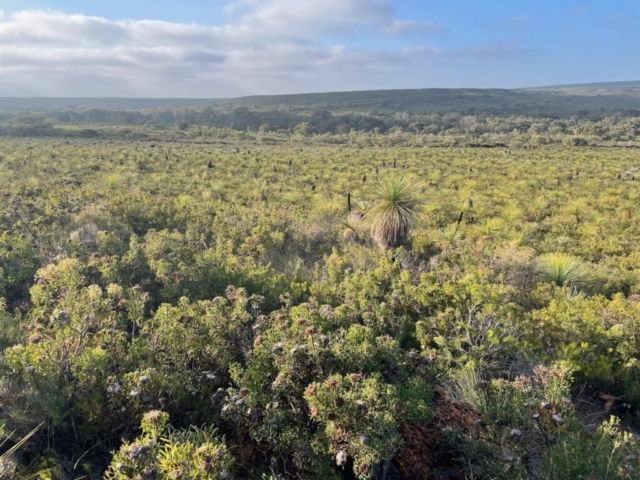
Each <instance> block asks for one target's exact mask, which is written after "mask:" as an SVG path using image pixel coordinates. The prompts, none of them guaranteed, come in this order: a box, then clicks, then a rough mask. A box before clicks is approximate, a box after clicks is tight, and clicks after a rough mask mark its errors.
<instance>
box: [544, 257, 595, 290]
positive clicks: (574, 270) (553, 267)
mask: <svg viewBox="0 0 640 480" xmlns="http://www.w3.org/2000/svg"><path fill="white" fill-rule="evenodd" d="M538 264H539V271H540V278H541V280H542V281H544V282H547V283H552V284H555V285H557V286H563V285H568V286H571V287H576V288H584V287H587V286H589V284H590V283H591V281H592V275H591V272H590V270H589V267H588V266H587V265H586V264H585V263H584V262H583V261H582V260H580V259H579V258H576V257H573V256H571V255H567V254H565V253H547V254H545V255H542V256H540V258H539V259H538Z"/></svg>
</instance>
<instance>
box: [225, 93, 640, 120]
mask: <svg viewBox="0 0 640 480" xmlns="http://www.w3.org/2000/svg"><path fill="white" fill-rule="evenodd" d="M220 105H227V106H235V107H237V106H244V107H250V108H289V109H308V108H324V109H327V110H330V111H337V112H343V113H344V112H366V113H370V112H373V113H380V114H388V113H393V112H403V111H407V112H410V113H413V114H431V113H440V114H447V113H462V114H469V115H478V114H482V115H499V116H505V115H534V116H558V117H566V116H570V115H601V114H603V113H605V114H609V113H618V112H624V111H629V110H631V111H632V114H634V115H636V113H635V111H636V110H637V114H638V115H640V89H613V90H612V89H608V90H598V91H595V90H583V89H579V88H564V89H558V88H556V89H551V88H547V89H529V90H524V89H521V90H506V89H467V88H464V89H462V88H461V89H446V88H429V89H416V90H372V91H358V92H332V93H309V94H297V95H269V96H254V97H243V98H236V99H230V100H222V101H221V102H220Z"/></svg>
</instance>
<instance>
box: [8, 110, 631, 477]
mask: <svg viewBox="0 0 640 480" xmlns="http://www.w3.org/2000/svg"><path fill="white" fill-rule="evenodd" d="M193 108H194V109H197V108H200V107H193ZM202 108H204V107H202ZM221 108H222V107H221ZM202 111H203V112H205V111H206V110H202ZM265 111H267V110H265ZM265 111H263V112H262V113H261V115H266V113H265ZM58 113H60V112H58ZM174 113H176V112H174ZM177 113H180V112H177ZM183 113H184V112H183ZM236 113H237V114H238V115H239V112H236ZM94 114H96V113H95V112H94ZM230 114H233V112H231V113H230ZM12 115H13V114H12ZM47 115H48V114H47ZM96 115H97V114H96ZM140 115H142V116H143V117H144V116H145V115H150V114H148V113H144V112H143V113H140ZM194 115H195V114H194ZM203 115H204V114H203ZM209 115H214V114H213V113H211V112H209ZM274 115H275V114H274ZM292 115H293V114H292ZM296 115H299V114H296ZM336 115H337V114H336ZM340 115H350V114H348V113H345V112H342V113H340ZM353 115H356V114H353ZM424 115H431V117H429V118H427V117H426V116H425V117H424V118H425V119H427V120H429V122H426V123H425V122H423V123H421V124H416V125H413V126H410V124H407V125H406V126H405V125H404V123H406V122H407V120H406V119H405V118H404V117H402V116H401V117H398V118H399V119H398V120H384V121H383V120H381V122H382V125H378V127H375V126H374V127H372V128H361V127H358V126H357V125H358V124H357V123H355V122H356V119H355V117H351V120H353V121H354V124H353V125H352V124H350V123H349V124H348V125H347V123H344V122H345V118H341V119H340V121H341V122H343V123H340V124H338V125H336V126H335V128H334V127H332V128H327V129H324V127H322V128H320V127H319V126H320V125H323V124H322V122H323V121H324V122H325V123H327V122H328V123H330V122H331V119H330V118H329V117H326V116H325V117H320V116H316V117H313V118H312V119H311V120H309V122H307V123H306V124H304V123H301V122H299V120H300V119H299V118H295V119H294V120H295V121H294V122H293V123H292V125H288V126H285V125H283V126H281V127H279V128H271V127H269V126H264V125H263V126H264V128H263V127H259V128H257V129H255V130H251V129H249V131H247V128H246V127H245V128H243V129H236V128H235V127H234V128H229V127H227V126H225V125H222V124H220V125H218V126H215V125H206V124H205V123H204V122H197V121H189V120H188V119H187V118H176V117H175V116H174V117H171V122H166V124H164V125H160V124H153V123H147V122H148V119H146V117H144V118H145V122H142V123H140V124H136V125H129V126H126V125H125V126H123V125H122V124H121V123H117V122H116V123H117V124H113V125H109V124H108V122H107V121H106V120H105V121H103V122H102V123H100V122H96V123H92V124H89V125H86V124H83V125H79V124H77V123H73V122H72V121H71V116H70V115H69V121H66V122H64V124H62V123H61V122H58V123H55V124H54V123H47V122H48V121H49V120H48V119H47V118H45V119H44V123H38V124H31V125H28V124H26V123H20V122H19V121H14V120H15V118H14V117H13V116H12V117H11V119H9V120H7V123H5V124H3V125H2V127H1V128H2V132H3V133H4V135H5V137H4V138H3V139H2V140H0V477H2V478H16V479H25V480H26V479H35V478H42V479H51V480H53V479H56V480H57V479H60V480H62V479H79V478H86V479H94V478H95V479H97V478H105V477H106V478H108V479H113V480H119V479H140V480H142V479H152V478H159V479H178V478H193V479H224V478H228V479H230V478H251V479H254V478H258V479H260V478H263V479H265V480H266V479H274V480H275V479H289V478H291V479H293V478H303V479H332V478H335V479H341V478H344V479H349V478H358V479H395V478H420V479H422V478H434V479H438V478H452V479H465V478H468V479H471V478H475V479H494V478H501V479H502V478H504V479H525V478H540V479H576V480H577V479H587V478H589V479H637V478H640V446H639V445H638V440H637V436H636V432H637V429H638V426H639V422H640V418H639V417H638V412H640V241H639V239H640V210H639V209H638V208H637V207H636V205H637V204H638V201H639V200H640V188H639V187H640V183H639V182H640V176H639V174H640V150H638V149H637V148H631V147H633V146H637V144H638V139H639V138H640V123H639V120H638V117H633V116H618V117H616V118H608V117H606V118H605V117H603V118H599V119H594V118H579V117H571V118H564V119H552V118H539V119H533V118H525V117H508V116H507V117H500V118H499V119H492V118H491V117H479V116H478V117H475V116H474V117H470V116H464V117H463V116H460V115H459V114H451V115H450V116H447V115H439V114H430V113H425V114H424ZM456 115H457V116H456ZM45 117H46V115H45ZM369 117H370V116H369V115H364V116H363V117H362V118H369ZM7 118H8V114H7ZM66 118H67V117H64V119H66ZM321 118H324V120H321ZM362 118H360V119H359V120H358V121H361V120H362ZM370 118H374V117H370ZM278 119H279V120H282V118H280V117H277V116H274V117H273V120H272V121H271V122H269V123H271V124H272V125H273V124H275V122H276V120H278ZM20 121H22V122H24V121H25V119H24V118H22V119H21V120H20ZM176 121H179V123H175V122H176ZM182 121H183V122H184V123H180V122H182ZM362 121H364V120H362ZM372 121H373V120H372ZM260 122H262V123H263V124H265V125H266V123H267V122H266V121H265V120H264V119H263V118H261V119H260ZM385 122H387V123H385ZM393 122H395V123H396V124H395V125H393V124H392V123H393ZM403 122H404V123H403ZM36 123H37V122H36ZM410 123H411V122H410ZM342 125H347V126H345V127H342ZM525 126H526V128H525ZM347 127H348V128H347ZM376 128H378V129H377V130H376ZM89 130H91V131H89ZM39 132H45V134H46V135H44V134H43V135H42V136H46V137H49V138H37V137H39V136H40V133H39ZM47 132H49V133H51V132H54V133H55V135H49V133H47ZM93 132H95V133H93ZM51 137H57V138H51ZM81 137H88V138H81ZM474 145H475V146H478V145H490V146H493V147H494V148H473V146H474Z"/></svg>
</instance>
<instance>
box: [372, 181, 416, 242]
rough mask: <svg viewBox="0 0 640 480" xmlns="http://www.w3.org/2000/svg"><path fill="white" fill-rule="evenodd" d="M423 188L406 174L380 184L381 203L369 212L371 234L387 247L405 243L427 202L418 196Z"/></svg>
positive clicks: (378, 187)
mask: <svg viewBox="0 0 640 480" xmlns="http://www.w3.org/2000/svg"><path fill="white" fill-rule="evenodd" d="M419 191H420V189H419V187H418V186H417V185H416V184H415V183H411V182H409V181H407V180H406V179H404V178H403V177H396V176H392V177H389V178H388V179H385V180H383V181H380V182H379V183H378V185H377V187H376V191H375V196H376V200H377V203H376V204H375V205H374V206H373V207H372V208H371V209H370V210H369V211H368V212H367V214H366V217H365V218H366V219H367V220H368V221H369V224H370V226H371V236H372V237H373V239H374V240H375V241H376V243H377V244H378V246H379V247H380V248H381V249H383V250H390V249H393V248H398V247H401V246H403V245H404V244H405V243H406V242H407V239H408V237H409V228H410V226H411V225H412V224H413V223H414V222H415V220H416V219H417V217H418V212H419V210H420V208H421V207H422V206H423V204H424V202H423V201H422V200H421V199H420V198H419V197H418V192H419Z"/></svg>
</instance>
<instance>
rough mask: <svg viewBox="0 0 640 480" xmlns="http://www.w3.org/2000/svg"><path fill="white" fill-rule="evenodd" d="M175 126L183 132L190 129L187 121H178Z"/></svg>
mask: <svg viewBox="0 0 640 480" xmlns="http://www.w3.org/2000/svg"><path fill="white" fill-rule="evenodd" d="M175 125H176V128H177V129H178V130H180V131H182V132H184V131H185V130H187V129H188V128H189V122H187V121H186V120H178V121H176V123H175Z"/></svg>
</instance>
